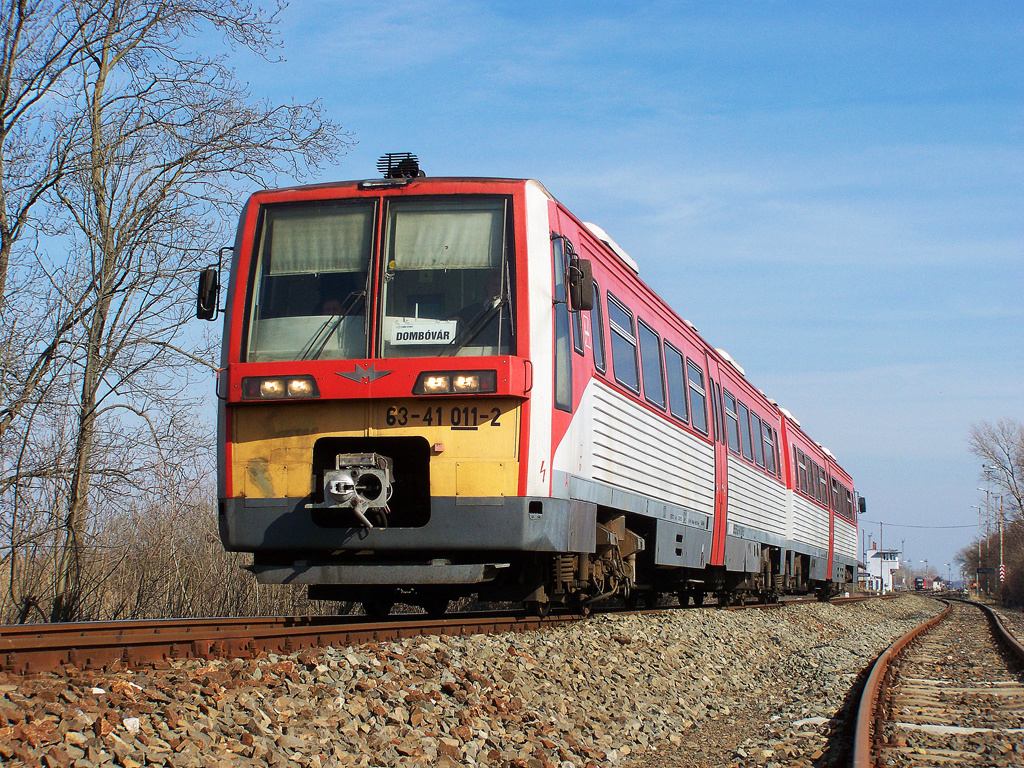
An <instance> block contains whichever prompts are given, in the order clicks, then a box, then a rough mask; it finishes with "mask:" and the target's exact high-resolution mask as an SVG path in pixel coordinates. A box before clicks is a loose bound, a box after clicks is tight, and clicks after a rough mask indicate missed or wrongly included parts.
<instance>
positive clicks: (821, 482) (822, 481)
mask: <svg viewBox="0 0 1024 768" xmlns="http://www.w3.org/2000/svg"><path fill="white" fill-rule="evenodd" d="M818 501H820V502H821V503H822V504H824V505H825V506H826V507H827V506H828V479H827V478H826V477H825V470H824V469H822V468H821V467H818Z"/></svg>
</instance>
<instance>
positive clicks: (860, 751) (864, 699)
mask: <svg viewBox="0 0 1024 768" xmlns="http://www.w3.org/2000/svg"><path fill="white" fill-rule="evenodd" d="M944 602H945V603H946V609H945V610H944V611H943V612H942V613H940V614H939V615H938V616H934V617H932V618H931V619H928V621H926V622H924V623H923V624H921V625H919V626H917V627H915V628H914V629H912V630H910V631H909V632H907V634H905V635H903V637H901V638H899V639H898V640H896V642H894V643H893V644H892V645H890V646H889V647H888V648H886V649H885V650H884V651H883V652H882V655H881V656H879V657H878V658H877V659H876V660H875V663H874V664H873V665H872V667H871V674H870V675H868V681H867V682H866V683H865V684H864V691H863V692H862V693H861V698H860V706H859V707H858V708H857V724H856V726H855V728H854V734H853V768H871V765H872V763H871V760H872V753H873V749H872V747H873V746H874V745H873V743H872V741H871V728H872V726H873V725H874V726H879V725H880V720H881V715H882V713H881V708H880V705H881V700H882V691H883V689H884V685H885V684H886V682H887V678H888V673H889V670H890V669H891V666H890V662H892V661H893V660H894V659H895V658H896V656H898V655H899V653H900V651H902V650H903V649H904V648H906V647H907V645H909V644H910V642H911V641H912V640H915V639H916V638H918V637H919V636H920V635H922V634H924V633H925V632H927V631H928V630H929V629H931V628H932V627H934V626H935V625H936V624H938V623H939V622H940V621H942V620H943V619H945V618H946V617H947V616H949V613H950V611H952V610H953V604H952V603H950V602H949V601H944Z"/></svg>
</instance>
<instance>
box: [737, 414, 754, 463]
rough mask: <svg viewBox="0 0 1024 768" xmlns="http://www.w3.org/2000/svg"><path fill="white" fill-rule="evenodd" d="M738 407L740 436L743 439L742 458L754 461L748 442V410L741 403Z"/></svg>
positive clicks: (752, 450) (752, 448)
mask: <svg viewBox="0 0 1024 768" xmlns="http://www.w3.org/2000/svg"><path fill="white" fill-rule="evenodd" d="M739 406H740V436H741V437H742V438H743V441H742V443H743V458H745V459H747V460H748V461H753V460H754V447H753V445H752V443H751V440H750V409H748V408H747V406H745V405H744V404H743V403H740V404H739Z"/></svg>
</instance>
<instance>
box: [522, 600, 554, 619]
mask: <svg viewBox="0 0 1024 768" xmlns="http://www.w3.org/2000/svg"><path fill="white" fill-rule="evenodd" d="M526 612H527V614H529V615H530V616H537V617H538V618H541V619H543V618H545V617H546V616H547V615H548V614H549V613H551V602H550V601H549V600H545V601H544V602H541V601H540V600H527V601H526Z"/></svg>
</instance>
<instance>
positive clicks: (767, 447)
mask: <svg viewBox="0 0 1024 768" xmlns="http://www.w3.org/2000/svg"><path fill="white" fill-rule="evenodd" d="M761 430H762V432H763V440H764V464H765V469H767V470H768V471H769V472H771V473H772V474H773V475H774V474H775V442H774V441H773V440H772V428H771V427H770V426H768V425H767V424H762V425H761Z"/></svg>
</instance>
